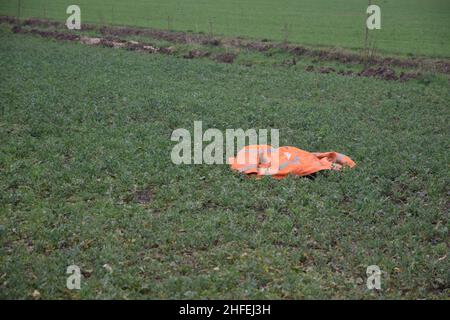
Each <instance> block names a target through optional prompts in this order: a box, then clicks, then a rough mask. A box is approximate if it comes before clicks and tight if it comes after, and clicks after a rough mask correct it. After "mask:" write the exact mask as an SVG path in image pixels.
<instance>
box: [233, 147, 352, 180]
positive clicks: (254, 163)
mask: <svg viewBox="0 0 450 320" xmlns="http://www.w3.org/2000/svg"><path fill="white" fill-rule="evenodd" d="M228 163H229V164H230V166H231V168H232V169H233V170H237V171H239V172H242V173H245V174H248V175H257V176H265V175H270V176H272V177H274V178H276V179H283V178H285V177H286V176H288V175H290V174H292V175H297V176H308V175H311V174H313V173H315V172H318V171H322V170H341V169H342V167H343V166H348V167H350V168H353V167H354V166H356V163H355V162H353V160H352V159H350V158H349V157H347V156H346V155H344V154H341V153H337V152H324V153H311V152H308V151H304V150H301V149H298V148H295V147H280V148H278V149H276V148H272V146H270V145H250V146H246V147H244V148H243V149H241V150H240V151H239V152H238V153H237V155H236V157H231V158H229V159H228Z"/></svg>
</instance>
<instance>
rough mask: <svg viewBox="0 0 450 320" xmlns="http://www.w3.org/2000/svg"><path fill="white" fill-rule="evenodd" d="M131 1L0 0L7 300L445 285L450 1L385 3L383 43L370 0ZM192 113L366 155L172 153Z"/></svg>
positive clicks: (311, 146)
mask: <svg viewBox="0 0 450 320" xmlns="http://www.w3.org/2000/svg"><path fill="white" fill-rule="evenodd" d="M130 2H134V3H135V6H132V5H127V6H125V4H121V2H119V1H109V2H108V4H107V5H106V4H104V3H105V2H101V1H89V2H88V1H80V7H82V12H83V13H82V14H83V17H84V19H86V20H87V21H89V22H96V23H98V25H86V28H84V29H83V28H82V29H81V30H67V28H65V27H64V26H63V25H62V24H58V23H54V22H49V21H47V20H39V19H30V20H23V19H22V20H16V19H15V18H12V16H16V17H17V16H18V15H17V14H16V13H15V11H14V10H15V9H14V8H17V6H16V4H17V3H16V2H15V1H9V0H2V1H1V2H0V14H3V15H8V16H9V17H0V298H1V299H448V297H449V296H450V289H449V288H450V273H449V270H450V261H449V246H450V237H449V228H450V214H449V210H450V201H449V195H450V188H449V185H450V174H449V163H450V159H449V148H450V143H449V141H450V140H449V135H450V127H449V123H450V105H449V101H450V90H449V89H450V84H449V79H450V78H449V75H450V61H449V59H447V58H445V57H448V56H449V54H450V47H449V43H448V41H444V39H445V40H448V38H449V37H448V33H449V32H450V31H449V28H448V21H450V19H449V17H450V12H449V10H448V9H449V6H448V4H447V2H446V1H409V2H408V3H409V5H408V6H406V7H405V10H403V6H404V5H405V4H406V3H407V1H395V2H394V1H379V3H380V5H381V6H382V10H383V12H384V13H383V17H384V18H383V19H385V20H384V21H385V22H384V23H385V24H384V25H383V26H384V27H383V28H385V29H382V30H381V31H380V33H379V34H377V36H376V37H377V46H379V51H378V54H377V55H376V56H375V57H371V58H370V59H367V58H365V57H363V56H361V55H360V52H359V50H354V49H360V48H361V46H362V44H363V38H364V29H363V28H362V26H363V22H364V12H365V8H364V5H363V4H361V2H357V1H333V2H332V3H334V5H333V6H331V5H330V8H329V9H330V10H331V11H327V10H326V9H327V8H328V5H326V3H327V2H325V1H310V0H304V1H291V0H283V1H279V2H280V5H279V6H273V5H269V3H271V2H269V1H267V0H264V1H256V0H255V1H253V0H252V1H250V0H249V1H239V2H238V1H222V2H219V1H214V2H213V1H208V2H207V1H194V0H189V1H183V2H182V4H179V3H178V2H175V1H164V2H156V1H137V0H136V1H129V3H130ZM256 3H258V5H256ZM277 3H278V2H277ZM50 4H51V5H50ZM66 4H67V2H65V1H55V0H53V1H48V2H47V1H42V0H36V1H21V5H22V6H21V9H22V11H21V12H20V16H21V18H26V17H46V18H52V19H56V20H60V21H64V17H65V16H67V15H65V13H64V12H65V8H64V7H65V6H66ZM112 5H114V11H113V12H111V10H106V11H105V12H106V13H104V14H102V15H100V13H99V12H100V11H101V12H104V11H102V10H101V9H104V8H108V7H109V8H111V6H112ZM290 5H292V6H294V7H295V8H297V9H298V10H291V9H289V8H290ZM84 7H86V9H83V8H84ZM42 8H45V11H44V10H42V11H40V10H41V9H42ZM87 8H90V9H89V10H88V9H87ZM199 8H202V10H200V9H199ZM146 9H148V11H149V12H150V13H149V17H150V19H148V20H145V19H144V18H142V19H137V18H136V17H137V16H139V15H140V14H144V12H145V11H146ZM391 9H392V10H391ZM61 12H62V13H61ZM97 12H98V13H97ZM243 12H245V14H244V13H243ZM240 13H241V14H240ZM269 13H272V14H273V15H272V16H271V15H270V14H269ZM319 13H321V14H319ZM322 13H323V15H322ZM397 13H398V14H399V15H402V16H401V18H400V17H399V18H398V20H397V18H396V17H397ZM420 14H423V18H422V19H419V18H417V19H413V20H412V21H410V18H411V17H418V16H419V15H420ZM168 15H170V16H172V17H173V21H171V22H170V23H173V24H172V25H171V26H170V27H169V28H167V21H166V20H164V17H165V16H168ZM158 16H159V17H160V19H159V20H158V19H156V18H155V17H158ZM210 17H213V18H214V20H213V32H212V33H211V32H210V31H209V27H210V26H209V25H208V18H210ZM330 17H331V18H330ZM112 18H114V19H112ZM286 19H287V20H286ZM285 21H288V23H289V24H291V25H292V30H293V31H292V33H291V34H290V37H289V41H284V40H286V39H283V33H282V32H281V31H280V29H281V28H282V27H283V23H284V22H285ZM406 21H410V22H411V27H412V29H409V28H408V26H407V25H406ZM335 23H336V24H338V25H337V26H336V27H334V24H335ZM112 24H114V25H116V26H113V25H112ZM394 24H395V26H394ZM122 25H127V26H128V27H126V28H125V27H119V26H122ZM149 26H150V27H152V28H147V27H149ZM360 27H361V29H359V28H360ZM391 27H392V29H390V28H391ZM328 28H330V29H332V30H333V32H335V33H330V32H328V31H327V30H328ZM167 29H170V30H167ZM300 29H305V32H304V33H299V32H297V31H295V30H300ZM175 30H178V31H175ZM414 30H415V31H414ZM418 30H421V32H418ZM180 31H184V32H180ZM240 35H242V36H244V37H238V36H240ZM263 39H265V40H264V41H262V40H263ZM323 46H325V47H323ZM334 47H337V48H334ZM195 121H202V122H203V127H204V129H207V128H217V129H219V130H220V131H225V130H226V129H228V128H242V129H244V130H247V129H250V128H254V129H256V130H258V129H269V128H277V129H279V132H280V145H289V146H296V147H299V148H301V149H304V150H308V151H338V152H342V153H345V154H346V155H349V156H350V157H351V158H352V159H353V160H354V161H355V162H356V163H357V166H356V167H355V168H354V169H351V170H350V169H344V170H343V171H340V172H337V171H327V172H319V173H317V174H316V175H314V176H312V177H295V176H289V177H287V178H286V179H283V180H275V179H272V178H271V177H264V178H262V179H254V178H252V177H247V176H245V175H243V174H240V173H236V172H233V171H232V170H230V168H229V166H228V165H226V164H223V165H207V164H199V165H176V164H174V163H173V162H172V161H171V151H172V149H173V147H174V145H175V144H176V143H175V142H174V141H171V134H172V133H173V131H174V130H175V129H177V128H186V129H187V130H188V131H190V132H193V126H194V122H195ZM205 144H206V143H205ZM70 265H76V266H79V268H80V270H81V274H82V278H81V287H80V289H79V290H71V289H70V288H68V287H67V285H66V284H67V282H66V280H67V277H68V274H67V273H66V270H67V267H68V266H70ZM371 265H377V266H379V268H380V269H381V271H382V273H381V289H379V290H370V289H369V288H368V287H367V285H366V283H367V282H366V281H367V273H366V272H367V267H368V266H371Z"/></svg>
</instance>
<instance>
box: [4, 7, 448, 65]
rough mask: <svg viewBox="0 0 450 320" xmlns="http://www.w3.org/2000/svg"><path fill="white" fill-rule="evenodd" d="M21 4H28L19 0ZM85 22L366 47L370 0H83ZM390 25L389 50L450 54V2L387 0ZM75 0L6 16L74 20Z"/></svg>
mask: <svg viewBox="0 0 450 320" xmlns="http://www.w3.org/2000/svg"><path fill="white" fill-rule="evenodd" d="M19 2H20V4H21V6H20V9H19V6H18V4H19ZM77 3H78V4H79V5H80V7H81V11H82V19H83V21H84V22H95V23H101V24H105V23H107V24H118V25H124V24H125V25H136V26H145V27H148V26H151V27H155V28H170V29H175V30H181V31H187V30H191V31H194V32H205V33H209V32H211V31H212V32H213V33H215V34H224V35H228V36H248V37H255V38H269V39H273V40H285V38H286V35H287V40H289V41H291V42H296V43H301V44H303V45H314V46H337V47H344V48H348V49H361V48H362V47H363V46H364V28H365V17H366V14H365V12H366V8H367V1H360V0H345V1H344V0H340V1H332V2H331V1H326V0H302V1H298V0H282V1H277V3H276V4H275V3H274V2H273V1H271V0H246V1H242V0H227V1H217V0H216V1H205V0H184V1H179V0H166V1H163V2H162V1H156V0H151V1H149V0H132V1H127V2H123V1H119V0H110V1H100V0H95V1H92V0H89V1H88V0H79V1H78V2H77ZM372 3H374V4H378V5H379V6H380V7H381V13H382V29H381V30H377V31H373V32H371V39H372V40H373V41H375V46H376V47H377V49H378V50H379V51H381V52H385V53H397V54H403V55H428V56H440V57H450V44H449V41H448V39H449V38H450V33H449V32H450V31H449V30H450V22H449V21H450V3H449V2H448V1H446V0H427V1H422V0H414V1H411V0H396V1H390V0H379V1H372ZM70 4H73V3H72V2H71V1H67V0H52V1H48V0H3V1H2V2H1V3H0V14H6V15H16V16H17V15H20V17H21V18H24V17H40V18H51V19H58V20H66V19H67V17H68V15H67V14H66V8H67V6H68V5H70Z"/></svg>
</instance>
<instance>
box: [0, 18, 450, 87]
mask: <svg viewBox="0 0 450 320" xmlns="http://www.w3.org/2000/svg"><path fill="white" fill-rule="evenodd" d="M0 23H8V24H10V25H13V27H12V31H13V32H14V33H29V34H34V35H40V36H42V37H45V38H54V39H57V40H68V41H79V42H81V43H83V44H87V45H101V46H104V47H110V48H124V49H127V50H132V51H141V52H148V53H161V54H174V53H175V50H176V49H175V48H174V47H170V46H169V47H158V46H155V45H152V44H150V43H145V42H138V41H132V40H124V39H120V38H118V37H120V36H148V37H151V38H154V39H157V40H165V41H168V42H172V43H181V44H190V43H195V44H201V45H210V46H211V45H212V46H227V47H230V46H231V47H234V48H246V49H249V50H253V51H258V52H267V51H269V50H272V49H279V50H282V51H283V52H288V53H291V54H292V55H293V58H292V60H291V61H289V62H288V63H287V64H285V65H295V64H296V58H297V59H298V57H300V56H304V57H312V58H317V59H318V60H323V61H338V62H340V63H344V64H354V65H357V64H364V65H365V67H364V69H363V70H362V71H360V72H353V71H350V70H347V71H336V70H335V69H334V68H332V67H319V68H315V67H314V66H313V65H310V66H308V67H306V68H305V71H308V72H319V73H337V74H339V75H342V76H361V77H375V78H378V79H382V80H398V81H408V80H411V79H415V78H418V77H419V76H420V75H421V74H420V72H401V73H400V74H399V75H397V74H396V72H395V70H393V69H392V68H391V67H402V68H413V69H416V68H421V69H424V70H429V71H435V72H440V73H445V74H450V62H448V61H445V60H430V59H428V60H426V59H423V58H416V59H401V58H391V57H369V59H368V60H367V59H366V58H364V57H363V56H362V55H359V54H356V53H349V52H343V51H337V50H331V49H330V50H325V49H310V48H305V47H302V46H292V45H289V44H281V43H272V42H264V41H261V42H258V41H250V40H245V39H240V38H235V39H225V38H223V39H217V38H215V37H212V36H210V35H204V34H193V33H186V32H175V31H165V30H157V29H143V28H131V27H111V26H97V25H92V24H83V26H82V30H83V31H98V32H100V34H101V35H103V37H102V38H95V37H87V36H80V35H76V34H71V33H67V32H58V31H49V30H39V29H33V28H32V29H28V28H23V27H37V26H39V27H47V28H49V27H52V28H65V25H64V23H62V22H58V21H49V20H41V19H27V20H23V21H20V20H18V19H16V18H13V17H8V16H0ZM205 57H207V58H210V59H212V60H214V61H217V62H223V63H233V62H234V60H235V58H236V57H237V54H236V53H232V52H225V53H215V54H212V53H211V52H207V51H200V50H191V51H189V52H188V53H187V54H184V55H183V58H186V59H194V58H205Z"/></svg>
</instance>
